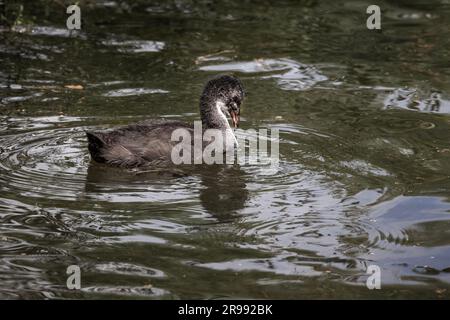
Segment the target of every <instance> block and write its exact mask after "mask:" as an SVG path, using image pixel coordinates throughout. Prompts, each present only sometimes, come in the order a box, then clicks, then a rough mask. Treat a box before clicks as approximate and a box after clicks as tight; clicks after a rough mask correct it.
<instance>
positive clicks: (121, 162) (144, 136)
mask: <svg viewBox="0 0 450 320" xmlns="http://www.w3.org/2000/svg"><path fill="white" fill-rule="evenodd" d="M243 99H244V90H243V86H242V83H241V82H240V81H239V79H237V78H235V77H233V76H228V75H224V76H219V77H216V78H214V79H212V80H210V81H209V82H208V83H207V84H206V86H205V88H204V89H203V93H202V95H201V97H200V116H201V120H202V129H203V130H206V129H219V130H221V131H223V132H224V136H225V140H224V141H225V143H228V146H226V147H229V144H230V141H232V146H233V147H234V145H235V141H236V138H235V137H234V134H233V131H232V130H231V127H230V125H229V123H228V120H227V117H226V115H229V116H230V118H231V121H232V123H233V126H234V127H235V128H236V127H237V126H238V125H239V115H240V106H241V103H242V101H243ZM179 128H182V129H186V130H188V131H189V132H190V133H191V135H192V137H193V136H194V135H193V132H194V126H193V125H190V124H186V123H184V122H180V121H169V120H146V121H143V122H140V123H137V124H132V125H129V126H126V127H121V128H117V129H114V130H108V131H103V132H98V131H87V132H86V135H87V137H88V143H89V144H88V148H89V152H90V153H91V156H92V159H94V160H95V161H97V162H100V163H106V164H109V165H113V166H119V167H129V168H130V167H140V166H148V165H157V164H161V163H169V162H170V161H171V153H172V148H173V146H174V145H175V144H177V142H176V141H175V142H174V141H171V136H172V132H173V131H174V130H176V129H179ZM191 143H192V147H194V139H192V142H191ZM203 147H204V146H201V148H203Z"/></svg>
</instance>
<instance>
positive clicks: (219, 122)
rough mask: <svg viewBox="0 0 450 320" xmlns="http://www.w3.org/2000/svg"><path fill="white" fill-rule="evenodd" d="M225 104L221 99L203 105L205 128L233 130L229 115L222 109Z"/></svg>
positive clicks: (202, 112) (202, 115)
mask: <svg viewBox="0 0 450 320" xmlns="http://www.w3.org/2000/svg"><path fill="white" fill-rule="evenodd" d="M223 106H224V103H223V102H222V101H220V100H217V101H214V102H211V103H208V104H207V105H202V106H201V117H202V125H203V129H219V130H223V131H225V130H228V129H230V130H231V127H230V124H229V123H228V120H227V117H226V115H225V114H224V113H223V111H222V108H223Z"/></svg>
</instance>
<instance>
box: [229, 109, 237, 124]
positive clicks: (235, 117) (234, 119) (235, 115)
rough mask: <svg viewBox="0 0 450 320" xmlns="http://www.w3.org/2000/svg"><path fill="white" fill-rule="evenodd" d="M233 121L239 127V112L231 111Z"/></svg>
mask: <svg viewBox="0 0 450 320" xmlns="http://www.w3.org/2000/svg"><path fill="white" fill-rule="evenodd" d="M230 116H231V122H233V126H234V127H235V128H237V127H239V114H237V113H236V112H234V111H230Z"/></svg>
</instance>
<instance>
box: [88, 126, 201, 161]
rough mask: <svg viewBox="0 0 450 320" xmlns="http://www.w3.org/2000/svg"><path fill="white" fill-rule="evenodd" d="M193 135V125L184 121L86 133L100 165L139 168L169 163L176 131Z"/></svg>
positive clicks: (94, 156)
mask: <svg viewBox="0 0 450 320" xmlns="http://www.w3.org/2000/svg"><path fill="white" fill-rule="evenodd" d="M179 128H182V129H186V130H189V132H191V133H192V132H193V128H192V126H191V125H188V124H186V123H184V122H181V121H167V120H148V121H144V122H140V123H137V124H132V125H129V126H126V127H122V128H118V129H115V130H111V131H103V132H94V131H87V132H86V135H87V137H88V148H89V152H90V153H91V156H92V158H93V159H94V160H95V161H97V162H101V163H107V164H110V165H114V166H120V167H138V166H143V165H151V164H158V163H168V162H169V161H170V159H171V153H172V148H173V146H174V145H175V144H177V143H178V142H177V141H171V137H172V132H173V131H174V130H176V129H179Z"/></svg>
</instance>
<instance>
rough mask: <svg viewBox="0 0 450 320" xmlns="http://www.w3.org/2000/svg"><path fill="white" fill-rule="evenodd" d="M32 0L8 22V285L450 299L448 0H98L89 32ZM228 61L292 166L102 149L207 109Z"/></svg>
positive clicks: (56, 291)
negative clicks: (160, 163) (375, 8)
mask: <svg viewBox="0 0 450 320" xmlns="http://www.w3.org/2000/svg"><path fill="white" fill-rule="evenodd" d="M22 2H23V3H25V4H24V5H23V7H22V10H21V8H20V1H11V2H8V4H7V5H6V8H5V11H6V16H7V17H9V18H10V19H11V21H12V23H14V22H15V23H14V25H13V26H12V27H11V28H9V27H2V28H1V32H0V41H1V42H0V297H1V298H39V299H40V298H50V299H52V298H87V299H91V298H154V299H178V298H201V299H214V298H262V299H283V298H285V299H299V298H382V299H384V298H386V299H388V298H449V297H450V197H449V195H450V62H449V61H450V2H449V1H448V0H436V1H406V0H404V1H395V2H393V1H389V2H388V1H378V5H380V7H381V10H382V15H381V18H382V20H381V30H368V29H367V28H366V19H367V17H368V14H366V8H367V6H368V5H370V4H372V3H369V2H365V1H347V0H346V1H329V2H321V1H315V0H303V1H277V2H276V6H275V5H274V4H273V5H271V1H264V2H259V3H257V2H256V1H255V2H253V1H247V2H242V1H224V2H221V4H215V3H212V2H209V1H200V2H193V1H169V2H166V1H164V2H163V1H161V2H146V1H97V2H92V1H89V2H86V1H80V7H81V12H82V19H83V21H82V29H81V31H80V32H69V31H68V30H67V29H66V27H65V21H66V18H67V17H68V15H67V14H66V13H65V7H64V6H62V5H61V4H60V3H61V2H59V1H33V3H32V4H31V3H30V2H28V1H22ZM11 21H9V22H11ZM12 23H10V24H12ZM220 73H231V74H234V75H236V76H238V77H239V78H240V79H241V80H242V82H243V84H244V86H245V89H246V92H247V96H246V100H245V102H244V106H243V109H242V112H241V127H242V128H243V129H250V128H253V129H271V128H277V129H279V131H280V147H279V149H280V163H279V167H278V171H277V172H276V173H274V172H271V173H269V174H268V173H267V172H265V170H264V168H261V167H260V166H257V165H244V166H200V167H197V168H195V169H193V170H192V172H190V173H189V174H174V173H173V172H163V171H162V172H161V171H160V172H140V171H138V170H128V171H127V170H119V169H114V168H105V167H104V166H101V165H96V164H93V163H91V161H90V156H89V153H88V151H87V143H86V137H85V134H84V130H87V129H103V128H111V127H115V126H120V125H124V124H127V123H133V122H137V121H140V120H143V119H150V118H167V119H178V120H185V121H188V122H191V121H194V120H197V119H199V115H198V99H199V95H200V93H201V91H202V88H203V85H204V84H205V82H206V81H207V80H208V79H209V78H211V77H212V76H214V75H216V74H220ZM69 265H78V266H79V267H80V269H81V286H82V288H81V289H80V290H69V289H68V288H67V287H66V279H67V277H68V275H67V274H66V269H67V267H68V266H69ZM369 265H377V266H379V267H380V269H381V285H382V287H381V290H369V289H367V287H366V279H367V277H368V275H367V274H366V270H367V267H368V266H369Z"/></svg>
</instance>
